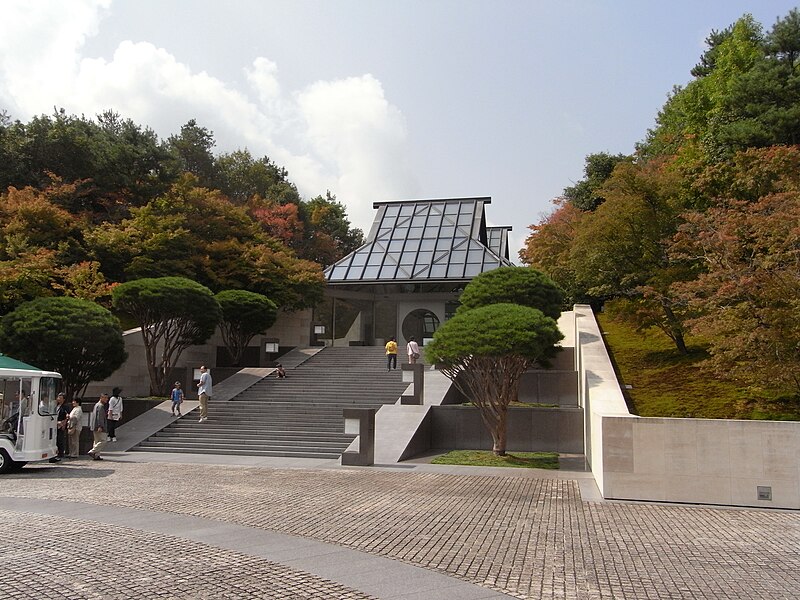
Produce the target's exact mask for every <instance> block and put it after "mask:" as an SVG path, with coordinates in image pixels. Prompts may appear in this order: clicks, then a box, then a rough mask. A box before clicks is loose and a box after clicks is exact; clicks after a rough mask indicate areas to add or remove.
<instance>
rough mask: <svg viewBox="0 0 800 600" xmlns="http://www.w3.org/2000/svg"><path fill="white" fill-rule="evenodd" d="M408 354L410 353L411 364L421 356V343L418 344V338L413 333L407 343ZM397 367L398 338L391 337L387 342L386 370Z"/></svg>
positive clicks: (409, 360)
mask: <svg viewBox="0 0 800 600" xmlns="http://www.w3.org/2000/svg"><path fill="white" fill-rule="evenodd" d="M406 354H407V355H408V362H409V364H412V365H413V364H414V363H416V362H417V360H418V359H419V357H420V354H419V344H417V340H416V339H415V338H414V336H413V335H412V336H411V337H410V338H408V343H407V344H406ZM396 368H397V338H393V337H392V338H389V341H388V342H386V370H387V371H391V370H392V369H396Z"/></svg>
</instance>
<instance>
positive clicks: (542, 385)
mask: <svg viewBox="0 0 800 600" xmlns="http://www.w3.org/2000/svg"><path fill="white" fill-rule="evenodd" d="M517 398H518V399H519V401H520V402H533V403H539V404H555V405H556V406H572V407H574V406H578V373H577V371H528V372H527V373H525V374H524V375H523V376H522V379H521V380H520V384H519V394H518V395H517Z"/></svg>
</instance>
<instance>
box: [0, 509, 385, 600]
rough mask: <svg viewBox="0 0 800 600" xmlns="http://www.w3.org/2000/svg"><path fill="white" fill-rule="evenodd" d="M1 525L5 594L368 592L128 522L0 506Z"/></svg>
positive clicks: (320, 595)
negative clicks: (94, 520)
mask: <svg viewBox="0 0 800 600" xmlns="http://www.w3.org/2000/svg"><path fill="white" fill-rule="evenodd" d="M0 529H1V530H2V531H3V532H4V533H3V535H2V541H0V565H3V566H4V567H6V566H8V567H11V568H3V569H1V570H0V597H2V598H4V599H6V598H7V599H16V598H36V599H37V600H39V599H42V600H44V599H50V598H53V599H64V598H69V599H70V600H79V599H80V600H83V599H87V600H89V599H97V598H119V599H120V600H122V599H125V600H128V599H131V598H142V599H144V598H204V599H209V600H211V599H216V598H242V599H245V598H276V599H279V598H308V599H319V600H323V599H329V598H342V599H353V600H369V598H370V597H369V596H365V595H364V594H361V593H360V592H357V591H354V590H348V589H346V588H344V587H342V586H341V585H339V584H337V583H334V582H331V581H326V580H324V579H321V578H319V577H315V576H313V575H310V574H308V573H303V572H301V571H297V570H295V569H291V568H288V567H285V566H283V565H279V564H276V563H274V562H270V561H267V560H259V559H257V558H254V557H251V556H246V555H242V554H239V553H236V552H230V551H226V550H223V549H220V548H214V547H212V546H208V545H206V544H198V543H197V542H189V541H187V540H183V539H181V538H178V537H173V536H167V535H159V534H156V533H149V532H148V533H145V532H142V531H139V530H136V529H130V528H127V527H118V526H113V525H101V524H97V523H89V522H86V521H81V520H79V519H64V518H59V519H54V518H52V517H48V516H40V515H30V514H22V513H18V512H14V511H4V510H0ZM57 539H61V540H64V542H65V543H64V544H61V545H57V544H53V542H52V540H57ZM67 548H69V554H68V556H65V550H66V549H67ZM73 552H75V553H76V554H78V555H79V556H81V557H82V558H80V559H79V561H73V559H72V558H70V556H72V557H74V556H75V554H73ZM87 555H88V556H90V557H92V556H94V557H97V558H96V560H94V561H93V560H91V559H89V560H86V559H85V558H83V557H84V556H87ZM57 565H61V568H59V567H58V566H57ZM95 565H96V566H95ZM17 566H18V567H19V568H17ZM76 566H77V568H78V569H79V570H80V575H79V576H77V577H76V576H75V573H74V569H75V568H76Z"/></svg>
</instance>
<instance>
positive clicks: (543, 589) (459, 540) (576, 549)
mask: <svg viewBox="0 0 800 600" xmlns="http://www.w3.org/2000/svg"><path fill="white" fill-rule="evenodd" d="M0 496H11V497H31V498H43V499H51V500H58V499H63V500H71V501H75V500H79V501H81V502H88V503H102V504H105V505H110V506H124V507H130V508H139V509H145V510H153V511H162V512H167V513H169V512H172V513H180V514H185V515H192V516H199V517H205V518H210V519H216V520H219V521H225V522H231V523H236V524H240V525H246V526H250V527H257V528H262V529H269V530H274V531H279V532H282V533H288V534H293V535H298V536H305V537H308V538H312V539H315V540H320V541H324V542H329V543H335V544H340V545H343V546H346V547H349V548H353V549H356V550H360V551H363V552H368V553H373V554H379V555H382V556H385V557H389V558H393V559H397V560H402V561H405V562H407V563H410V564H414V565H417V566H422V567H426V568H429V569H434V570H437V571H439V572H443V573H446V574H449V575H451V576H453V577H457V578H460V579H463V580H466V581H470V582H473V583H477V584H479V585H481V586H484V587H487V588H490V589H493V590H497V591H501V592H505V593H507V594H510V595H513V596H515V597H519V598H566V599H573V598H574V599H600V598H615V599H617V598H648V599H649V598H709V599H711V598H713V599H719V598H748V599H749V598H797V597H798V590H799V589H800V513H797V512H792V511H777V510H776V511H765V510H744V509H726V508H714V507H698V506H681V505H656V504H634V503H608V502H602V503H598V502H585V501H583V500H582V499H581V498H580V493H579V489H578V484H577V482H576V481H573V480H558V479H535V478H522V477H490V476H468V475H467V476H465V475H452V474H438V473H415V472H412V471H400V470H381V469H355V470H349V469H328V470H306V469H269V468H255V467H235V466H215V465H183V464H181V465H178V464H162V463H122V462H112V461H106V462H104V463H102V464H99V463H94V462H91V461H83V460H82V461H78V462H73V463H71V464H67V465H64V466H59V467H55V468H53V467H37V466H35V467H29V468H26V469H25V470H23V471H22V472H21V473H19V474H12V475H5V476H3V478H2V486H1V487H0ZM31 522H32V523H33V525H31V527H32V529H31V530H30V531H29V533H28V534H24V531H23V532H20V531H19V530H18V529H17V530H15V537H14V539H20V538H18V536H17V535H16V534H21V535H23V539H24V537H25V536H26V535H27V537H30V538H32V539H37V528H40V527H42V523H43V521H40V520H38V519H35V520H33V519H32V520H31ZM14 527H16V525H15V526H14ZM97 527H98V526H97V525H94V524H92V525H87V526H86V528H85V532H84V533H81V534H78V535H75V534H72V533H70V534H69V535H68V534H67V533H66V532H65V533H64V534H63V536H61V537H62V539H63V540H64V546H63V547H62V550H64V549H66V548H76V547H81V548H84V549H88V548H91V547H92V546H93V544H94V542H96V541H98V536H97V535H96V534H95V533H93V531H94V530H95V528H97ZM117 529H119V528H117ZM3 530H4V531H8V527H5V526H4V527H3ZM52 533H53V536H54V537H51V538H50V539H55V538H57V537H59V536H58V535H57V532H55V531H53V532H52ZM115 535H117V536H118V537H117V538H116V539H117V540H119V539H121V538H120V537H119V536H120V535H121V534H119V533H117V534H115ZM122 537H123V538H124V540H125V542H124V544H122V543H119V542H117V543H108V542H106V541H105V540H107V539H108V536H106V535H101V536H100V539H102V540H103V541H102V542H98V544H99V551H100V552H101V553H107V554H108V556H109V557H114V558H113V559H114V560H116V557H118V556H120V555H124V556H123V558H122V561H123V567H124V568H126V569H133V570H134V571H136V569H138V568H139V565H140V560H139V559H138V558H137V556H140V554H144V555H147V554H152V555H153V556H158V557H159V558H158V559H157V560H158V561H160V563H161V564H163V565H164V566H165V567H166V566H168V565H169V560H170V558H169V556H170V553H171V552H172V548H173V547H177V548H178V549H180V543H181V542H180V539H179V538H174V539H171V540H170V539H166V538H167V537H168V536H158V535H155V534H144V533H141V532H136V531H125V532H124V536H122ZM173 544H177V546H173ZM6 547H7V544H6V542H5V541H3V540H0V552H5V551H6ZM12 551H13V550H12ZM37 551H38V552H42V551H43V550H41V549H39V550H37ZM215 552H216V555H215V557H214V561H216V563H217V564H218V568H219V569H220V572H223V573H227V569H228V568H233V567H234V566H235V565H236V564H237V563H236V562H235V561H232V559H231V558H229V556H228V555H227V554H229V553H226V552H225V551H215ZM177 553H178V554H180V550H178V551H177ZM234 554H235V553H234ZM0 558H3V555H2V554H0ZM22 558H23V562H25V561H28V562H29V564H27V567H26V569H25V571H26V573H32V572H35V571H36V569H37V568H39V569H41V567H42V565H44V564H53V562H52V561H53V560H55V555H54V554H52V553H51V554H48V555H47V556H46V557H45V556H44V555H41V556H38V557H37V555H36V553H35V552H34V553H33V554H32V555H31V556H30V557H25V556H24V555H23V556H22ZM237 560H242V564H249V563H248V561H252V559H245V558H242V559H237ZM154 561H156V559H155V558H154ZM3 562H5V558H3ZM261 562H262V563H266V561H261ZM186 567H187V568H191V565H190V564H188V563H187V565H186ZM215 568H217V567H216V566H215ZM255 568H256V569H257V573H258V575H257V576H254V577H255V578H254V579H248V578H247V577H245V578H244V582H245V584H244V585H246V586H249V585H252V586H257V585H274V584H275V583H262V581H261V580H262V578H264V579H266V580H267V581H268V582H276V581H277V580H278V579H282V578H281V577H272V578H270V577H269V575H268V573H274V572H280V569H285V567H280V566H279V565H274V564H258V565H255ZM194 569H195V570H197V567H196V566H195V567H194ZM272 569H275V570H277V571H272ZM243 571H246V569H242V572H241V574H244V573H243ZM239 574H240V571H238V570H237V575H236V577H238V575H239ZM152 576H153V577H155V576H156V575H155V573H154V574H153V575H152ZM296 576H297V577H300V578H302V577H311V576H310V575H304V574H302V573H298V574H296ZM236 577H231V578H228V581H227V584H228V585H232V583H231V582H233V581H237V579H236ZM16 580H17V579H16V578H13V579H9V575H8V573H7V572H6V573H5V574H0V597H3V594H4V593H7V594H10V593H11V592H8V591H7V590H8V589H9V588H8V586H9V585H13V583H14V581H16ZM203 583H206V582H203ZM220 583H222V582H220ZM324 584H325V582H324V581H322V580H320V582H319V583H318V585H324ZM331 585H334V584H331ZM11 589H12V590H13V589H14V588H11ZM198 589H204V588H198ZM228 591H229V592H232V591H235V590H228ZM213 593H215V592H209V595H208V596H197V597H209V598H216V597H228V596H223V595H219V596H215V595H213ZM220 593H222V592H220ZM277 593H278V592H277V591H276V594H277ZM347 593H349V591H348V590H345V589H341V590H337V591H335V592H333V591H331V595H329V596H326V597H346V598H350V597H353V598H355V597H362V596H358V595H355V594H354V595H351V596H348V595H341V594H347ZM335 594H340V595H338V596H337V595H335ZM8 597H12V598H13V597H15V596H13V595H9V596H8ZM42 597H47V596H42ZM75 597H82V596H75ZM106 597H113V596H106ZM121 597H122V596H121ZM150 597H153V595H151V596H150ZM230 597H238V596H236V595H235V594H234V595H232V596H230ZM254 597H256V596H254ZM265 597H276V598H279V597H282V596H280V595H275V596H269V594H267V596H265ZM288 597H298V598H299V597H305V596H300V595H298V596H291V595H290V596H288ZM308 597H319V596H308Z"/></svg>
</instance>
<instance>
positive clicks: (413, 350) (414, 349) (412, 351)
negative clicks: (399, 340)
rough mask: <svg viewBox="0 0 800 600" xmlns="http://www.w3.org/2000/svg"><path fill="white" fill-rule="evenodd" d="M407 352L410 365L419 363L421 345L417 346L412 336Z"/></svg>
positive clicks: (407, 345) (409, 339)
mask: <svg viewBox="0 0 800 600" xmlns="http://www.w3.org/2000/svg"><path fill="white" fill-rule="evenodd" d="M406 352H407V353H408V362H409V364H412V365H413V364H414V363H415V362H417V359H418V358H419V345H418V344H417V342H416V340H415V339H414V336H413V335H412V336H411V337H410V338H408V344H406Z"/></svg>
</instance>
